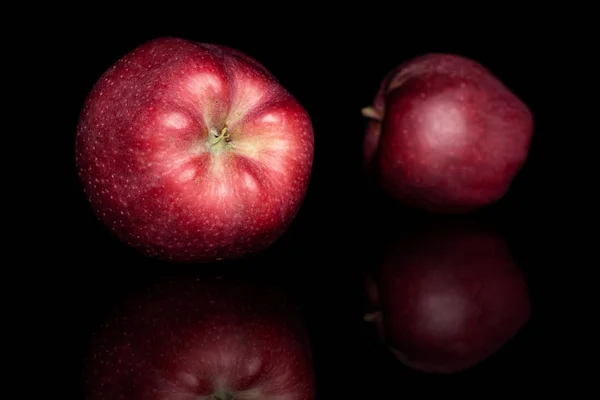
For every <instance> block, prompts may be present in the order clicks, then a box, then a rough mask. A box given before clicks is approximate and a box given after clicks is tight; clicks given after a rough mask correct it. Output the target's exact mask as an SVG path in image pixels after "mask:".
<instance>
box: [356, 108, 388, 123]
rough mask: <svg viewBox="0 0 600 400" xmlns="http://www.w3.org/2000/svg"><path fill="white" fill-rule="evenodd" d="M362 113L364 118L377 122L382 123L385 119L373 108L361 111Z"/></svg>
mask: <svg viewBox="0 0 600 400" xmlns="http://www.w3.org/2000/svg"><path fill="white" fill-rule="evenodd" d="M360 113H361V114H362V115H363V117H366V118H370V119H374V120H376V121H381V120H382V119H383V118H382V117H381V114H380V113H379V112H378V111H377V110H375V109H374V108H373V107H364V108H363V109H361V110H360Z"/></svg>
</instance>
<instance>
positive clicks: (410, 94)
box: [363, 54, 533, 212]
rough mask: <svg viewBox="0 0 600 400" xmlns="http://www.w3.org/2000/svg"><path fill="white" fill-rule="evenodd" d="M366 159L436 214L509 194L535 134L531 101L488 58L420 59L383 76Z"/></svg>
mask: <svg viewBox="0 0 600 400" xmlns="http://www.w3.org/2000/svg"><path fill="white" fill-rule="evenodd" d="M363 115H365V116H367V117H369V118H370V121H369V123H368V126H367V131H366V135H365V139H364V147H363V150H364V159H365V162H366V163H367V165H368V166H369V168H373V170H374V171H375V173H376V175H377V177H378V179H380V183H381V185H382V187H383V188H384V190H385V191H386V192H387V193H389V194H390V195H391V197H393V198H396V199H398V200H400V201H402V202H404V203H405V204H408V205H411V206H414V207H418V208H421V209H424V210H427V211H434V212H464V211H471V210H474V209H477V208H480V207H482V206H486V205H489V204H491V203H494V202H496V201H497V200H499V199H500V198H502V197H503V196H504V194H505V193H506V192H507V190H508V188H509V187H510V184H511V182H512V181H513V179H514V177H515V176H516V174H517V173H518V171H519V170H520V169H521V167H522V166H523V164H524V162H525V160H526V158H527V155H528V152H529V147H530V142H531V137H532V133H533V117H532V115H531V113H530V111H529V109H528V107H527V106H526V105H525V104H524V103H523V102H522V101H521V100H520V99H519V98H517V97H516V96H515V95H514V94H513V93H512V92H511V91H510V90H509V89H508V88H507V87H506V86H505V85H504V84H503V83H502V82H501V81H499V80H498V78H497V77H495V76H494V75H493V74H492V73H491V72H490V71H489V70H488V69H486V68H485V67H483V66H482V65H481V64H479V63H477V62H475V61H473V60H470V59H468V58H465V57H461V56H457V55H450V54H428V55H425V56H421V57H418V58H415V59H412V60H410V61H408V62H406V63H404V64H402V65H400V66H398V67H397V68H395V69H394V70H392V71H391V72H390V73H389V74H388V75H387V76H386V77H385V79H384V80H383V82H382V84H381V86H380V88H379V91H378V93H377V95H376V97H375V100H374V103H373V105H372V107H367V108H365V109H363Z"/></svg>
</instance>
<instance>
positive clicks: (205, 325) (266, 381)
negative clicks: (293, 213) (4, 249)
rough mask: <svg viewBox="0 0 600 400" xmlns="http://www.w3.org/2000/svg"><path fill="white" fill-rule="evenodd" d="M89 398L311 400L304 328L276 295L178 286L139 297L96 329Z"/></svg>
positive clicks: (255, 288)
mask: <svg viewBox="0 0 600 400" xmlns="http://www.w3.org/2000/svg"><path fill="white" fill-rule="evenodd" d="M86 376H87V383H86V390H87V391H88V397H87V398H89V399H90V400H125V399H127V400H188V399H189V400H192V399H193V400H233V399H240V400H242V399H243V400H312V399H313V398H314V376H313V368H312V361H311V354H310V349H309V343H308V339H307V336H306V331H305V330H304V326H303V324H302V321H301V319H300V317H299V314H297V312H296V310H295V308H293V307H292V306H291V304H290V303H288V302H287V301H286V299H285V296H284V295H283V294H281V292H279V291H278V290H277V289H275V288H273V287H266V286H261V285H253V284H249V283H243V282H238V281H229V280H209V281H192V280H189V281H188V280H180V279H178V280H175V281H168V282H165V283H162V284H159V285H154V286H150V288H148V289H146V290H144V291H141V292H138V293H136V294H135V295H133V296H131V298H130V299H128V301H126V302H124V303H123V305H121V307H119V308H118V309H117V311H116V312H115V313H114V315H112V316H111V317H109V318H108V319H107V321H106V323H104V324H103V326H102V328H101V329H100V330H99V331H98V334H97V336H96V337H95V338H94V340H93V342H92V347H91V357H90V359H89V363H88V368H87V373H86Z"/></svg>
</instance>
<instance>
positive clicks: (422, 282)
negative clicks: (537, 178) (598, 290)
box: [365, 225, 530, 373]
mask: <svg viewBox="0 0 600 400" xmlns="http://www.w3.org/2000/svg"><path fill="white" fill-rule="evenodd" d="M382 260H383V261H382V263H381V266H380V268H376V269H375V272H374V273H372V274H368V275H367V294H368V299H369V300H370V302H371V304H372V307H373V308H374V309H375V310H376V311H374V312H373V313H370V314H368V315H367V316H366V317H365V319H366V320H367V321H372V322H374V323H375V325H376V327H377V329H378V331H379V334H380V335H381V338H382V339H383V340H384V341H385V343H386V344H387V345H388V347H389V348H390V350H391V351H392V352H393V353H394V354H395V355H396V357H397V358H398V359H399V360H400V361H401V362H403V363H404V364H406V365H407V366H409V367H412V368H414V369H417V370H420V371H424V372H433V373H454V372H458V371H461V370H464V369H466V368H469V367H472V366H474V365H476V364H478V363H479V362H481V361H483V360H485V359H487V358H489V357H490V356H491V355H492V354H494V353H495V352H496V351H497V350H499V349H500V348H501V347H502V346H503V345H504V344H505V343H506V342H507V341H508V340H509V339H511V338H512V337H513V336H514V335H515V334H516V333H517V332H518V331H519V330H520V329H521V327H522V326H523V325H524V324H525V322H526V321H527V320H528V319H529V313H530V301H529V295H528V291H527V287H526V283H525V280H524V278H523V276H522V274H521V272H520V270H519V269H518V267H517V266H516V265H515V262H514V261H513V259H512V257H511V255H510V253H509V250H508V248H507V247H506V245H505V244H504V243H503V241H502V240H501V239H500V238H499V237H498V236H496V235H495V234H493V233H491V232H489V231H487V230H483V229H479V228H475V227H473V226H462V225H457V226H455V225H447V226H434V227H432V228H431V229H430V230H427V229H426V230H423V231H420V232H418V233H415V234H414V235H413V236H412V237H410V238H402V239H395V240H393V241H391V243H390V246H389V250H388V251H387V252H384V256H383V257H382Z"/></svg>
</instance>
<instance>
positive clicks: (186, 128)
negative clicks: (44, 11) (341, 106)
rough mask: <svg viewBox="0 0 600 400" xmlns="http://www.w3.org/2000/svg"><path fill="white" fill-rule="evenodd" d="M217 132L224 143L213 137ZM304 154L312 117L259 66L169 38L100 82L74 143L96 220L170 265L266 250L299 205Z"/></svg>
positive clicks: (308, 161)
mask: <svg viewBox="0 0 600 400" xmlns="http://www.w3.org/2000/svg"><path fill="white" fill-rule="evenodd" d="M223 128H226V130H227V136H226V139H227V140H225V136H223V137H221V138H217V137H216V135H217V134H219V133H221V132H222V131H223ZM217 139H221V140H217ZM213 141H219V143H217V144H216V145H215V144H214V143H213ZM313 150H314V138H313V130H312V124H311V120H310V118H309V115H308V114H307V112H306V111H305V109H304V108H303V107H302V106H301V105H300V104H299V103H298V101H297V100H295V99H294V97H293V96H292V95H291V94H290V93H288V92H287V91H286V90H285V88H283V87H282V86H281V85H280V84H279V83H278V81H277V80H276V79H275V78H274V77H273V76H272V75H271V74H270V73H269V72H268V71H267V70H266V69H265V68H264V67H263V66H262V65H260V64H259V63H258V62H257V61H255V60H253V59H252V58H250V57H248V56H247V55H244V54H242V53H240V52H239V51H236V50H233V49H230V48H226V47H224V46H219V45H214V44H205V43H196V42H190V41H187V40H183V39H178V38H159V39H156V40H152V41H150V42H147V43H145V44H143V45H141V46H139V47H138V48H136V49H134V50H133V51H132V52H130V53H129V54H127V55H125V56H124V57H123V58H122V59H120V60H119V61H118V62H116V63H115V64H114V65H113V66H112V67H110V68H109V69H108V70H107V71H106V72H105V73H104V74H103V75H102V77H101V78H100V79H99V81H98V82H97V83H96V84H95V86H94V87H93V89H92V90H91V93H90V94H89V96H88V98H87V99H86V102H85V105H84V108H83V110H82V112H81V116H80V121H79V125H78V129H77V134H76V142H75V153H76V164H77V168H78V171H79V175H80V177H81V182H82V183H83V188H84V190H85V193H86V195H87V197H88V198H89V201H90V203H91V205H92V207H93V209H94V211H95V212H96V214H97V215H98V217H99V219H100V220H101V221H102V222H103V223H104V224H106V226H107V227H108V228H109V229H110V230H111V231H112V232H114V233H115V234H116V235H117V236H118V237H119V238H120V239H122V240H123V241H124V242H126V243H128V244H129V245H131V246H133V247H135V248H137V249H139V250H140V251H141V252H143V253H144V254H146V255H148V256H152V257H158V258H162V259H166V260H171V261H177V262H210V261H215V260H217V259H228V258H237V257H240V256H243V255H246V254H250V253H254V252H257V251H259V250H262V249H264V248H266V247H268V246H269V245H270V244H272V243H273V242H274V241H275V240H276V239H277V238H278V237H279V236H281V234H282V233H283V232H285V230H286V229H287V227H288V226H289V224H290V223H291V221H292V220H293V218H294V216H295V215H296V214H297V212H298V211H299V208H300V206H301V204H302V202H303V199H304V196H305V194H306V190H307V187H308V183H309V178H310V173H311V168H312V162H313Z"/></svg>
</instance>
